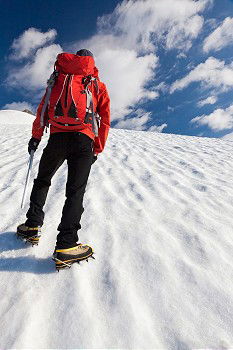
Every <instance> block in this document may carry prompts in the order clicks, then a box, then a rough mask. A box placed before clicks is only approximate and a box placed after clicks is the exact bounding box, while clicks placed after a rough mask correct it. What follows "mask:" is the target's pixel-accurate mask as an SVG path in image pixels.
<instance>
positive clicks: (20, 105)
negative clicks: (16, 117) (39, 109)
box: [2, 101, 34, 112]
mask: <svg viewBox="0 0 233 350" xmlns="http://www.w3.org/2000/svg"><path fill="white" fill-rule="evenodd" d="M2 109H13V110H16V111H23V110H24V109H29V110H30V111H31V112H33V111H34V107H33V106H32V104H31V103H28V102H26V101H23V102H11V103H7V104H6V105H5V106H3V107H2Z"/></svg>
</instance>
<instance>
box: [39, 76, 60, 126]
mask: <svg viewBox="0 0 233 350" xmlns="http://www.w3.org/2000/svg"><path fill="white" fill-rule="evenodd" d="M57 76H58V71H56V70H55V71H54V72H53V73H52V74H51V75H50V78H49V79H48V80H47V85H48V86H47V90H46V95H45V100H44V105H43V107H42V110H41V114H40V126H41V127H43V126H45V122H44V114H45V111H46V108H47V106H48V103H49V99H50V95H51V92H52V88H53V86H54V84H55V81H56V78H57Z"/></svg>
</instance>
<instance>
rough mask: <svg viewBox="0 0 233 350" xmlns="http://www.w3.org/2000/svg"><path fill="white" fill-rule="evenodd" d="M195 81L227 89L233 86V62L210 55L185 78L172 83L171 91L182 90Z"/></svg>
mask: <svg viewBox="0 0 233 350" xmlns="http://www.w3.org/2000/svg"><path fill="white" fill-rule="evenodd" d="M193 82H202V84H204V86H206V87H214V88H215V87H216V88H219V89H220V90H222V91H227V90H229V89H230V88H232V87H233V64H229V65H227V64H225V62H224V61H220V60H218V59H216V58H214V57H209V58H208V59H207V60H206V61H205V62H204V63H200V64H199V65H198V66H197V67H196V68H194V69H193V70H192V71H191V72H189V74H188V75H186V76H185V77H184V78H182V79H180V80H176V81H175V82H174V83H173V84H172V86H171V89H170V92H171V93H173V92H174V91H176V90H182V89H184V88H186V87H187V86H188V85H189V84H191V83H193Z"/></svg>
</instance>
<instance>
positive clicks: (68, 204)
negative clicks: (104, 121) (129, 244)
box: [56, 133, 93, 249]
mask: <svg viewBox="0 0 233 350" xmlns="http://www.w3.org/2000/svg"><path fill="white" fill-rule="evenodd" d="M92 146H93V141H92V140H91V139H90V138H89V137H88V136H86V135H84V134H81V133H77V134H76V135H73V138H72V147H71V151H70V154H69V155H68V158H67V163H68V179H67V184H66V201H65V204H64V207H63V211H62V218H61V223H60V225H59V226H58V231H60V232H59V234H58V236H57V244H56V247H57V248H58V249H66V248H71V247H74V246H76V244H77V241H78V234H77V231H78V230H79V229H80V228H81V225H80V219H81V216H82V213H83V211H84V209H83V196H84V192H85V188H86V185H87V181H88V176H89V173H90V169H91V165H92V160H93V149H92Z"/></svg>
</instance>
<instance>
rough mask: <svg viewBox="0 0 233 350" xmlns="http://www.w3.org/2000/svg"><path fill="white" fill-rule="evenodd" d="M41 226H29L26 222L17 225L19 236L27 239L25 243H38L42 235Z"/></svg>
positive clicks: (24, 239)
mask: <svg viewBox="0 0 233 350" xmlns="http://www.w3.org/2000/svg"><path fill="white" fill-rule="evenodd" d="M40 233H41V228H40V227H39V226H38V227H28V226H25V225H24V224H22V225H19V226H18V227H17V232H16V235H17V238H18V239H19V238H20V239H22V240H23V241H25V244H27V243H30V244H31V245H32V246H34V245H38V243H39V240H40V236H41V234H40Z"/></svg>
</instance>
